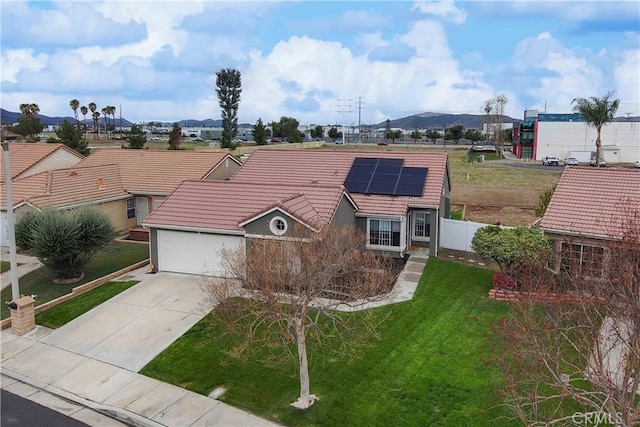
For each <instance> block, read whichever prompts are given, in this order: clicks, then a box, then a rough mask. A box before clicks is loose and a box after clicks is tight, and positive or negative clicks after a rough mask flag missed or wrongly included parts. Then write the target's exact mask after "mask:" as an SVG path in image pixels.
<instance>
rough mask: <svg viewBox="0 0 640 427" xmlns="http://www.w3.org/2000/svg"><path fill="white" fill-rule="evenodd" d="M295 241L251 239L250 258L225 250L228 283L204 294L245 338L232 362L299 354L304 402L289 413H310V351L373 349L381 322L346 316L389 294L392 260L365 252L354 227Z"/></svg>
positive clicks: (300, 235)
mask: <svg viewBox="0 0 640 427" xmlns="http://www.w3.org/2000/svg"><path fill="white" fill-rule="evenodd" d="M291 236H293V237H287V239H286V240H277V239H256V238H254V239H251V240H250V243H249V244H248V247H247V248H246V250H243V249H240V250H223V252H222V259H223V263H224V265H225V268H226V271H227V276H228V277H227V278H218V279H212V280H211V281H209V283H207V284H206V285H205V286H206V288H207V290H208V292H209V295H210V297H211V300H212V301H211V302H212V303H214V304H218V306H217V308H216V309H215V310H214V311H213V316H214V317H215V318H217V319H218V320H220V321H222V322H223V323H224V324H225V325H226V326H227V327H228V329H229V330H230V331H232V332H235V333H240V334H242V335H243V336H244V338H245V340H244V343H245V344H243V345H242V346H240V347H239V348H236V349H234V354H235V355H239V354H242V353H246V352H247V350H251V349H255V348H256V347H258V348H261V347H262V345H261V344H263V345H267V346H269V348H273V346H274V343H277V344H281V345H282V348H283V349H284V353H283V354H282V355H283V356H284V357H285V358H286V357H287V356H289V357H293V355H294V353H297V357H298V367H299V377H300V396H299V398H298V399H297V400H296V401H295V402H294V403H292V406H295V407H298V408H301V409H305V408H308V407H309V406H311V405H312V404H313V403H314V401H315V399H316V396H314V395H313V394H311V392H310V379H309V369H308V353H307V350H308V349H309V348H313V346H314V345H324V346H326V347H327V348H329V349H332V350H334V351H337V352H339V353H340V354H342V355H346V356H353V357H355V356H357V353H358V351H357V350H358V349H359V348H362V347H363V346H365V345H370V344H371V341H372V338H374V337H375V336H376V326H377V325H378V324H379V323H380V321H381V320H382V319H381V318H380V317H379V316H377V315H375V314H374V313H371V310H365V312H364V313H361V315H359V316H357V319H356V318H355V316H352V315H349V314H348V313H344V311H352V310H356V309H359V308H363V307H362V306H363V304H366V303H370V302H372V301H374V300H376V299H379V298H380V297H381V295H383V294H384V293H386V292H388V291H389V290H390V288H391V287H392V285H393V283H392V282H393V274H392V269H391V268H390V260H389V259H387V258H381V257H378V256H376V255H375V254H374V253H372V252H370V251H367V250H366V248H365V243H366V239H365V236H364V235H363V233H361V232H359V231H357V230H356V229H355V228H354V227H349V226H343V227H331V228H329V229H327V230H325V231H323V232H322V233H320V234H318V233H316V232H315V231H312V230H309V229H307V228H304V227H302V226H299V227H296V229H295V230H294V231H293V233H292V235H291ZM238 296H242V297H238ZM311 343H312V344H311ZM308 344H311V345H312V347H309V345H308ZM296 350H297V351H296Z"/></svg>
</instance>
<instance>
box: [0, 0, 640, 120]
mask: <svg viewBox="0 0 640 427" xmlns="http://www.w3.org/2000/svg"><path fill="white" fill-rule="evenodd" d="M0 13H1V24H2V29H1V39H0V40H1V55H0V56H1V63H0V70H1V71H0V79H1V92H2V98H1V105H2V108H5V109H7V110H11V111H17V110H18V106H19V104H21V103H31V102H35V103H37V104H38V105H39V106H40V109H41V113H42V114H45V115H49V116H57V115H72V112H71V109H70V108H69V101H70V100H71V99H73V98H77V99H78V100H79V101H80V103H81V105H87V104H88V103H90V102H95V103H96V104H97V105H98V107H99V109H100V108H102V107H103V106H105V105H114V106H116V107H117V108H118V109H120V107H121V108H122V114H123V116H124V117H126V118H127V119H129V120H132V121H151V120H153V121H173V120H179V119H205V118H214V119H217V118H219V117H220V108H219V106H218V104H217V98H216V95H215V72H216V71H218V70H220V69H221V68H236V69H238V70H240V72H241V75H242V88H243V89H242V97H241V102H240V108H239V111H238V115H239V120H240V122H243V123H254V122H255V121H256V120H257V119H258V118H262V119H263V121H265V122H268V121H272V120H279V119H280V117H281V116H290V117H295V118H296V119H298V120H299V121H300V123H301V124H334V123H338V124H351V123H357V122H358V114H357V109H356V108H355V104H356V100H357V99H358V98H359V97H361V101H362V106H363V107H364V108H363V109H362V111H361V120H362V123H364V124H366V123H378V122H381V121H384V120H386V119H387V118H391V119H394V118H400V117H404V116H407V115H411V114H419V113H423V112H445V113H468V114H478V113H479V112H480V110H481V106H482V103H483V102H484V101H485V100H486V99H489V98H491V97H494V96H496V95H500V94H504V95H506V96H507V98H508V99H509V103H508V104H507V107H506V112H507V113H508V114H509V115H511V116H512V117H518V118H520V117H522V115H523V110H524V109H526V108H532V109H539V110H544V109H545V106H546V109H547V111H548V112H556V113H562V112H570V110H571V100H572V99H573V98H575V97H589V96H602V95H604V94H605V93H606V92H607V91H609V90H615V91H616V97H617V98H619V99H620V101H621V106H620V110H619V113H620V115H625V114H626V113H630V114H632V115H640V2H638V1H637V0H633V1H514V2H510V1H493V2H482V1H466V2H453V1H439V2H431V1H425V2H410V1H373V2H368V1H340V2H332V1H297V2H278V1H260V2H250V1H233V2H224V1H181V2H172V1H66V2H49V1H31V2H24V1H2V2H1V3H0ZM348 100H351V101H350V102H349V101H348ZM350 103H351V106H349V104H350ZM338 110H339V111H340V112H337V111H338Z"/></svg>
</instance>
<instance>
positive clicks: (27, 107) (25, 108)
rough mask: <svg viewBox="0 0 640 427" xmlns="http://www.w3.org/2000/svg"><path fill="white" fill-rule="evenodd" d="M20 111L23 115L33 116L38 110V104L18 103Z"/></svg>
mask: <svg viewBox="0 0 640 427" xmlns="http://www.w3.org/2000/svg"><path fill="white" fill-rule="evenodd" d="M20 112H21V113H22V114H24V115H25V116H35V115H36V114H38V113H39V112H40V107H38V104H20Z"/></svg>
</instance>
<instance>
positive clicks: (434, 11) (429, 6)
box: [413, 0, 467, 24]
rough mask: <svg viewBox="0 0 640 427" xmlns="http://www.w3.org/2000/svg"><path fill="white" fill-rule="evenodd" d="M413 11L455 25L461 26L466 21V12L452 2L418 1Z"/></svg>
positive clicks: (451, 0)
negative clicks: (437, 17) (448, 21)
mask: <svg viewBox="0 0 640 427" xmlns="http://www.w3.org/2000/svg"><path fill="white" fill-rule="evenodd" d="M413 7H414V9H417V10H418V11H420V12H421V13H424V14H426V15H434V16H439V17H441V18H445V19H448V20H450V21H452V22H455V23H456V24H462V23H464V21H466V20H467V12H466V11H464V10H463V9H460V8H458V7H456V6H455V4H453V0H439V1H418V2H416V3H415V4H414V6H413Z"/></svg>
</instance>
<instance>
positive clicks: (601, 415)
mask: <svg viewBox="0 0 640 427" xmlns="http://www.w3.org/2000/svg"><path fill="white" fill-rule="evenodd" d="M571 421H573V423H574V424H576V425H581V426H607V425H612V426H619V425H622V413H620V412H614V413H611V412H604V411H596V412H576V413H574V414H573V415H572V416H571Z"/></svg>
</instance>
